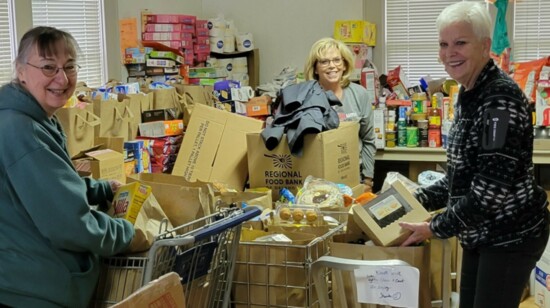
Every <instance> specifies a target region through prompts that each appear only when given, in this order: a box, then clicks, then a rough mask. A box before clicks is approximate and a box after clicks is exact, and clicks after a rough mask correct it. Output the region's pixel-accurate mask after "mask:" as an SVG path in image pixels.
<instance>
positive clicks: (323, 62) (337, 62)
mask: <svg viewBox="0 0 550 308" xmlns="http://www.w3.org/2000/svg"><path fill="white" fill-rule="evenodd" d="M330 62H332V63H333V64H334V65H336V66H339V65H341V64H342V58H334V59H320V60H319V61H317V63H319V65H321V66H328V65H329V64H330Z"/></svg>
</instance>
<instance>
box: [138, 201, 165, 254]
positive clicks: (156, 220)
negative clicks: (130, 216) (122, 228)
mask: <svg viewBox="0 0 550 308" xmlns="http://www.w3.org/2000/svg"><path fill="white" fill-rule="evenodd" d="M161 227H162V228H161ZM172 228H173V227H172V224H171V223H170V221H169V219H168V216H167V215H166V214H165V213H164V211H163V210H162V207H161V206H160V204H159V203H158V201H157V199H156V198H155V196H154V195H153V194H151V195H150V196H149V197H148V198H147V199H146V200H145V202H144V203H143V205H142V206H141V210H140V211H139V214H138V216H137V218H136V222H135V223H134V229H135V231H136V235H135V236H134V240H132V243H131V245H130V247H129V248H128V251H127V253H136V252H142V251H146V250H149V248H151V246H152V245H153V242H154V241H155V237H156V236H158V235H159V234H161V233H163V232H165V231H167V230H170V229H172Z"/></svg>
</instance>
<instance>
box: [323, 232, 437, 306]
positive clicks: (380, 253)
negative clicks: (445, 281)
mask: <svg viewBox="0 0 550 308" xmlns="http://www.w3.org/2000/svg"><path fill="white" fill-rule="evenodd" d="M358 238H359V237H358V236H353V235H349V234H342V235H335V236H334V238H333V242H331V243H330V254H331V255H332V256H335V257H341V258H348V259H355V260H389V259H398V260H403V261H405V262H407V263H409V264H410V265H411V266H413V267H416V268H418V270H419V271H420V297H419V301H420V303H419V306H420V307H421V308H428V307H431V306H432V305H431V301H432V300H431V283H430V245H423V246H416V247H412V246H409V247H382V246H369V245H364V244H351V243H349V241H355V240H357V239H358ZM346 275H349V273H342V276H343V277H344V279H343V280H344V281H346V280H347V281H350V280H349V279H347V277H346ZM341 287H342V286H339V285H337V284H333V288H341ZM343 287H344V289H345V291H344V292H345V294H352V291H351V288H352V286H351V285H347V284H346V283H344V286H343ZM332 294H334V296H335V297H338V292H333V293H332ZM356 302H357V299H353V298H347V304H348V306H349V307H355V306H353V305H352V303H356ZM334 303H339V299H338V298H337V299H335V300H334ZM335 307H337V306H335ZM360 307H367V304H363V305H361V306H360Z"/></svg>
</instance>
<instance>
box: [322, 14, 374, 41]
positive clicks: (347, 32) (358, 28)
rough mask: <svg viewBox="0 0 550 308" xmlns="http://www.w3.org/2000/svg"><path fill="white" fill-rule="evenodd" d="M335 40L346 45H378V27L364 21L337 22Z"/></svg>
mask: <svg viewBox="0 0 550 308" xmlns="http://www.w3.org/2000/svg"><path fill="white" fill-rule="evenodd" d="M333 36H334V38H335V39H337V40H339V41H342V42H344V43H365V44H367V45H369V46H375V45H376V25H375V24H373V23H370V22H368V21H364V20H336V21H335V22H334V35H333Z"/></svg>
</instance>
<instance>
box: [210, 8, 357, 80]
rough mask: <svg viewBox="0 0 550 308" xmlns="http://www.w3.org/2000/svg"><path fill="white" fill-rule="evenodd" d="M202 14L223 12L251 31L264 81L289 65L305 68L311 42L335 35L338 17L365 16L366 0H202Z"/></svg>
mask: <svg viewBox="0 0 550 308" xmlns="http://www.w3.org/2000/svg"><path fill="white" fill-rule="evenodd" d="M202 5H203V8H202V17H203V18H213V17H216V16H217V15H218V14H219V13H223V14H224V17H225V18H226V19H232V20H233V21H234V23H235V26H236V27H237V28H238V29H239V31H240V32H251V33H252V34H253V35H254V45H255V47H257V48H258V49H259V52H260V84H262V83H266V82H270V81H271V80H273V78H274V77H275V76H276V75H278V74H279V73H280V72H281V70H282V69H283V68H284V67H286V66H292V67H295V68H296V69H297V70H298V71H302V70H303V66H304V63H305V59H306V57H307V55H308V53H309V49H310V47H311V45H312V44H313V43H314V42H315V41H317V40H318V39H320V38H322V37H326V36H332V31H333V24H334V21H335V20H337V19H363V18H362V16H363V0H340V1H334V0H275V1H273V0H230V1H228V0H202Z"/></svg>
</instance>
